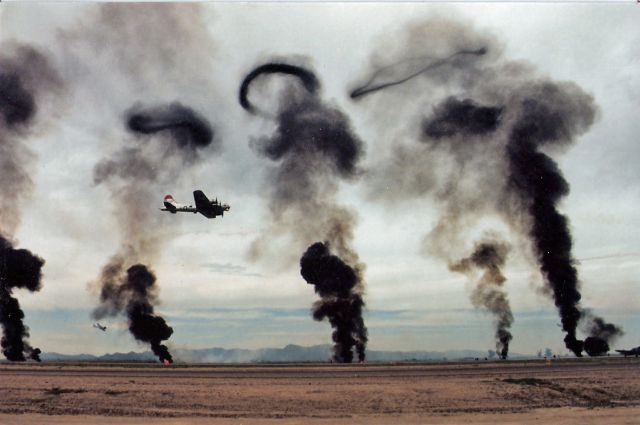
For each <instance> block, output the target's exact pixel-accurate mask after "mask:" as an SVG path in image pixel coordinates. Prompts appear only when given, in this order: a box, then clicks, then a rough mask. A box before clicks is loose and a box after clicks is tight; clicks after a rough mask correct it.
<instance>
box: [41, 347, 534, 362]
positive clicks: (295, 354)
mask: <svg viewBox="0 0 640 425" xmlns="http://www.w3.org/2000/svg"><path fill="white" fill-rule="evenodd" d="M331 348H332V347H331V345H328V344H327V345H314V346H311V347H302V346H299V345H292V344H290V345H287V346H286V347H284V348H262V349H257V350H246V349H239V348H231V349H226V348H204V349H173V350H172V354H173V356H174V360H175V361H176V362H178V363H284V362H326V361H329V359H330V358H331ZM476 357H477V358H482V359H484V358H485V357H487V351H477V350H448V351H376V350H369V351H367V361H373V362H394V361H447V360H460V359H465V358H471V359H473V358H476ZM511 357H514V358H522V357H525V356H522V355H521V354H512V355H511ZM41 358H42V360H43V361H74V362H84V361H86V362H151V361H156V360H157V358H156V356H155V355H154V354H153V353H152V352H151V351H144V352H140V353H136V352H133V351H130V352H128V353H112V354H103V355H101V356H94V355H91V354H60V353H54V352H47V353H42V355H41Z"/></svg>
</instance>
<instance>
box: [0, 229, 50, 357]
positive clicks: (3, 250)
mask: <svg viewBox="0 0 640 425" xmlns="http://www.w3.org/2000/svg"><path fill="white" fill-rule="evenodd" d="M43 265H44V260H43V259H42V258H40V257H38V256H37V255H34V254H32V253H31V252H29V251H27V250H26V249H15V248H14V247H13V246H12V244H11V242H9V241H8V240H7V239H5V238H4V237H2V236H0V325H1V326H2V353H3V354H4V356H5V357H6V358H7V360H11V361H24V360H25V359H26V357H29V358H32V359H34V360H37V361H40V349H39V348H33V347H31V346H30V345H29V343H28V342H27V339H28V338H29V329H28V328H27V327H26V326H25V325H24V323H23V322H22V319H24V313H23V312H22V310H21V309H20V304H19V303H18V300H17V299H16V298H14V297H13V296H12V291H13V289H20V288H24V289H27V290H29V291H31V292H35V291H39V290H40V288H41V286H42V284H41V277H42V266H43ZM25 356H26V357H25Z"/></svg>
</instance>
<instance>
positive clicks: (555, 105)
mask: <svg viewBox="0 0 640 425" xmlns="http://www.w3.org/2000/svg"><path fill="white" fill-rule="evenodd" d="M523 95H524V96H522V97H521V99H520V100H519V105H517V106H518V107H519V111H518V115H517V117H516V119H515V122H514V123H513V127H512V128H511V131H510V133H509V140H508V144H507V147H506V153H507V158H508V161H509V176H508V188H509V190H510V191H511V192H512V193H514V194H516V196H517V197H518V198H519V202H520V204H521V205H520V207H521V208H523V209H524V210H526V211H527V212H528V214H529V217H530V218H531V223H530V227H529V229H528V233H529V236H530V237H531V240H532V242H533V247H534V251H535V254H536V257H537V260H538V262H539V265H540V270H541V272H542V274H543V277H544V279H545V281H546V283H547V284H548V285H549V287H550V289H551V290H552V293H553V297H554V301H555V304H556V307H558V310H559V312H560V320H561V321H562V329H563V330H564V331H565V332H567V335H566V337H565V344H566V346H567V348H568V349H570V350H571V351H573V352H574V354H575V355H576V356H581V353H582V348H583V342H582V341H579V340H578V339H577V338H576V327H577V324H578V321H579V319H580V316H581V311H580V307H579V303H580V298H581V296H580V286H579V282H578V272H577V270H576V268H575V267H574V262H575V261H574V259H573V256H572V253H571V248H572V239H571V234H570V231H569V222H568V219H567V217H566V216H564V215H562V214H561V213H560V212H559V211H558V208H557V204H558V202H559V201H560V200H561V199H562V198H563V197H565V196H566V195H567V194H568V193H569V184H568V183H567V181H566V180H565V179H564V177H563V176H562V172H561V171H560V169H559V167H558V165H557V164H556V162H555V161H554V160H553V159H551V157H549V156H548V155H546V154H545V153H543V152H541V151H540V150H539V147H541V146H544V145H552V144H566V143H570V142H572V141H573V140H574V139H575V138H576V137H577V136H578V135H579V134H581V133H583V132H584V131H586V129H587V128H588V127H589V126H590V125H591V124H592V123H593V120H594V118H595V106H594V105H593V99H592V98H591V97H590V96H588V95H586V94H584V93H583V92H581V91H580V90H579V89H578V88H577V86H574V85H569V84H564V85H560V84H554V83H551V82H545V83H538V84H534V85H532V86H531V87H530V88H528V89H527V90H526V91H525V92H524V93H523Z"/></svg>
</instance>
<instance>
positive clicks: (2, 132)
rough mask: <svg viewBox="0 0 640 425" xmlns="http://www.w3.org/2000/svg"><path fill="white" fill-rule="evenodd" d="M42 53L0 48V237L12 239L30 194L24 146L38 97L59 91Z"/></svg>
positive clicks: (28, 156)
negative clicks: (25, 200) (24, 201)
mask: <svg viewBox="0 0 640 425" xmlns="http://www.w3.org/2000/svg"><path fill="white" fill-rule="evenodd" d="M61 85H62V83H61V81H60V78H59V76H58V74H57V72H56V71H55V70H54V69H53V67H52V66H51V65H50V61H49V59H48V58H47V57H46V56H45V54H44V53H42V52H40V51H38V50H36V49H35V48H33V47H31V46H27V45H22V44H13V43H1V44H0V212H1V213H0V234H2V235H5V236H7V235H9V236H11V235H13V234H14V233H15V230H16V228H17V227H18V224H19V222H20V210H21V206H22V202H23V200H24V199H25V198H26V197H27V196H28V195H29V194H30V193H31V190H32V188H33V182H32V180H31V172H32V169H31V167H32V165H33V161H34V159H35V156H34V154H33V153H32V152H31V150H30V149H29V148H28V147H27V146H26V144H25V143H24V142H25V140H26V139H27V137H28V136H29V134H30V132H31V129H32V127H33V125H34V124H35V117H36V115H37V112H38V104H39V102H40V101H41V97H42V96H43V95H44V94H46V93H48V92H55V91H57V90H59V89H60V88H61Z"/></svg>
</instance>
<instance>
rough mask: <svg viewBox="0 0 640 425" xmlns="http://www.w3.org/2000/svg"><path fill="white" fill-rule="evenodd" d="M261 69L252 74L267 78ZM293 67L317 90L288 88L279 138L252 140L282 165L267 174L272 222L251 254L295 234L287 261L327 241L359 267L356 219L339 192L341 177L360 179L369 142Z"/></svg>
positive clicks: (308, 77)
mask: <svg viewBox="0 0 640 425" xmlns="http://www.w3.org/2000/svg"><path fill="white" fill-rule="evenodd" d="M267 65H268V66H271V65H273V64H267ZM281 65H282V64H279V65H278V67H280V66H281ZM265 66H266V65H265ZM261 69H264V66H259V67H257V68H256V69H255V70H254V71H252V72H251V73H250V74H249V75H250V76H251V75H254V76H257V75H261V73H262V72H261V71H260V70H261ZM267 69H270V68H267ZM277 69H280V68H277ZM285 69H289V68H285ZM291 69H293V70H295V71H291V72H295V74H294V75H296V76H301V78H302V81H303V82H304V81H309V82H311V83H305V86H309V87H311V88H312V89H308V88H303V87H301V86H299V85H296V84H291V85H289V86H287V87H286V88H285V89H284V91H283V93H282V95H281V97H280V99H279V105H278V111H277V115H276V117H275V120H276V123H275V124H276V127H275V130H274V132H273V134H272V135H270V136H263V137H260V138H257V139H255V140H252V146H253V148H254V150H256V151H257V152H258V153H259V154H261V155H262V156H265V157H267V158H269V159H271V160H273V161H277V162H276V164H277V165H276V166H275V167H273V168H272V169H271V170H270V172H269V174H268V175H267V182H268V183H267V185H266V186H267V193H268V194H269V210H270V214H271V218H272V220H271V221H270V226H269V228H268V229H265V231H264V233H263V235H262V236H261V237H260V238H258V239H257V240H256V241H254V243H253V245H252V247H251V251H250V253H249V254H250V257H251V258H252V259H258V258H260V257H262V256H263V255H264V254H265V251H266V249H265V245H266V244H267V243H271V242H272V241H273V238H274V236H281V235H289V236H290V237H292V238H294V239H295V241H296V245H295V247H292V248H294V249H293V250H292V252H293V253H294V254H293V256H292V257H290V258H287V259H286V260H287V261H291V262H293V261H296V260H297V259H298V258H299V252H301V251H302V250H303V249H305V248H306V247H307V246H308V245H309V244H310V243H311V242H313V241H314V240H318V239H323V240H327V241H329V243H330V244H331V246H332V248H333V249H334V250H335V251H336V252H337V253H338V255H339V256H340V257H342V258H343V260H345V261H346V262H347V263H349V264H351V265H356V264H358V260H357V256H356V255H355V253H353V252H352V250H351V249H350V248H349V244H350V240H351V238H352V228H353V225H354V217H353V214H352V213H351V212H350V211H349V210H347V209H346V208H344V207H341V206H339V205H338V204H337V201H336V192H337V188H338V181H339V179H340V178H341V179H345V180H350V179H353V178H355V177H356V176H357V175H358V171H359V170H358V166H357V164H358V161H359V160H360V158H361V157H362V153H363V143H362V141H361V140H360V139H359V138H358V136H357V135H356V134H355V133H354V131H353V129H352V128H351V124H350V122H349V119H348V118H347V117H346V116H345V115H344V114H343V113H342V112H341V111H340V110H338V109H337V108H334V107H331V106H328V105H327V104H325V103H324V102H323V101H322V99H320V97H319V96H318V93H317V92H316V89H315V88H317V87H318V86H319V84H318V83H317V81H318V80H317V78H316V77H315V74H313V72H312V71H310V70H308V69H305V68H302V67H298V66H291ZM274 72H275V71H274ZM254 78H255V77H254ZM247 81H249V82H250V81H251V80H250V79H249V77H247V78H245V82H244V83H243V85H245V84H248V83H247ZM295 250H298V251H297V253H295V252H296V251H295Z"/></svg>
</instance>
